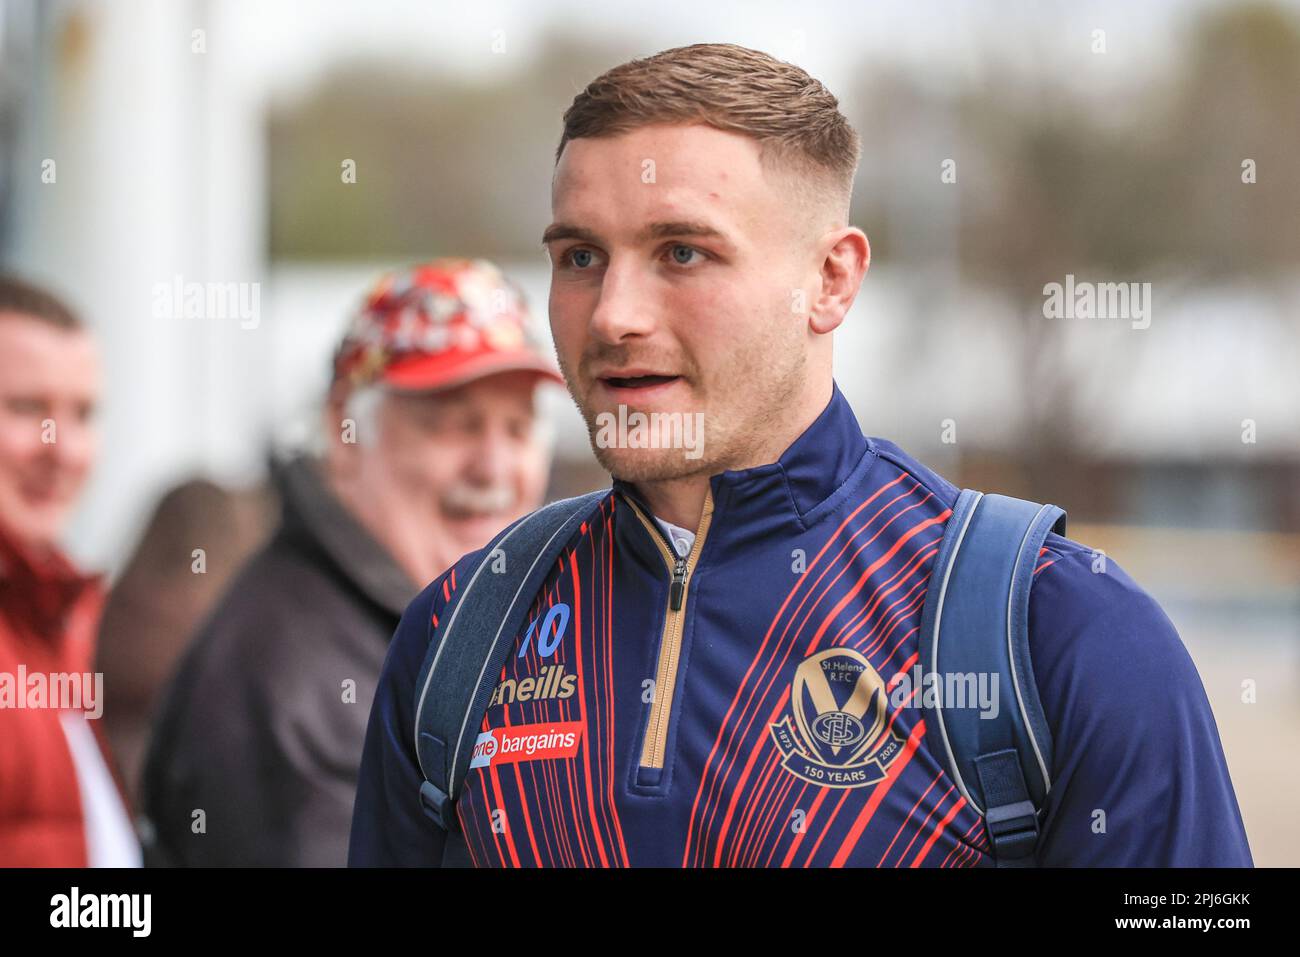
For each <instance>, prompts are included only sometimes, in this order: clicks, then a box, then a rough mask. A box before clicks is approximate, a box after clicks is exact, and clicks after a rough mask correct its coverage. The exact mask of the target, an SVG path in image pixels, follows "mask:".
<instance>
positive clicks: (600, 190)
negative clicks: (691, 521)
mask: <svg viewBox="0 0 1300 957" xmlns="http://www.w3.org/2000/svg"><path fill="white" fill-rule="evenodd" d="M783 185H784V184H783V182H782V179H777V178H774V177H773V176H772V174H771V173H768V172H765V171H764V170H763V168H762V167H761V166H760V162H759V147H758V144H757V143H756V142H755V141H754V140H753V139H750V138H748V137H745V136H741V135H738V134H734V133H728V132H723V131H720V130H716V129H713V128H711V127H707V126H701V125H685V126H683V125H656V126H647V127H643V128H641V129H637V130H633V131H631V132H628V133H624V134H621V135H618V136H613V137H599V138H594V139H577V140H572V141H570V142H569V143H568V144H567V145H566V146H565V149H564V153H563V154H562V156H561V158H560V162H559V164H558V166H557V167H556V172H555V179H554V183H553V186H552V214H553V219H554V222H553V223H552V226H551V227H550V228H548V230H547V251H548V254H549V255H550V258H551V263H552V273H551V294H550V319H551V330H552V334H553V335H554V338H555V345H556V353H557V357H558V359H559V362H560V366H561V369H562V370H563V372H564V377H565V380H566V382H567V383H568V386H569V391H570V392H571V393H572V395H573V398H574V400H575V402H576V403H577V405H578V407H579V409H580V410H581V411H582V413H583V416H584V418H586V420H587V426H588V429H589V431H591V432H592V446H593V450H594V451H595V454H596V457H597V458H598V459H599V460H600V462H601V464H602V465H604V466H605V468H606V469H607V470H609V471H610V472H611V473H612V474H613V475H615V476H616V477H619V478H623V479H626V480H628V481H633V482H636V481H655V480H663V479H671V478H680V477H684V476H687V475H692V474H697V473H703V474H713V473H715V472H718V471H721V470H723V469H727V468H746V467H749V466H751V465H755V464H761V463H764V462H767V461H772V460H773V459H774V458H775V457H776V456H778V455H779V454H780V453H781V452H782V451H784V444H778V445H773V439H774V437H776V436H779V435H780V434H782V430H781V428H780V422H781V419H782V414H783V412H785V413H786V415H787V416H788V414H789V412H788V410H789V407H790V406H791V405H792V404H793V403H794V402H795V400H796V398H797V396H798V395H799V394H800V391H801V389H802V388H803V385H804V380H805V369H806V365H807V356H808V348H809V344H810V338H811V336H810V332H809V329H808V323H807V316H808V303H809V302H811V298H812V296H813V295H815V293H816V291H817V289H818V263H817V261H816V257H815V256H814V255H811V251H812V249H813V248H814V244H812V243H810V242H809V241H808V237H809V227H808V225H807V219H806V217H805V216H802V215H800V213H799V211H798V210H797V208H796V204H794V203H793V202H791V201H790V199H789V196H790V191H789V189H788V188H783ZM620 405H625V406H626V407H627V411H628V412H629V413H631V412H637V411H639V412H644V413H653V412H680V413H685V414H686V415H689V416H694V414H695V413H703V416H704V418H703V422H704V435H703V438H704V441H703V448H702V455H700V456H698V457H688V456H687V455H686V454H685V453H684V452H683V450H682V449H671V448H657V449H656V448H649V449H646V448H610V447H606V448H602V447H600V443H599V442H598V441H597V432H598V426H599V420H598V419H597V417H598V416H601V415H602V413H610V414H613V415H614V416H617V413H618V408H619V406H620ZM605 421H610V420H609V419H608V418H605Z"/></svg>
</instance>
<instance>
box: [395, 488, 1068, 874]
mask: <svg viewBox="0 0 1300 957" xmlns="http://www.w3.org/2000/svg"><path fill="white" fill-rule="evenodd" d="M608 494H609V491H608V489H606V490H602V491H598V492H588V493H587V494H586V495H579V496H577V497H576V498H570V499H564V500H562V501H558V502H553V503H551V504H550V505H548V506H546V507H544V508H541V509H538V510H537V511H535V512H533V513H531V514H530V515H527V516H525V517H524V518H522V519H520V520H519V521H517V522H515V523H514V524H513V525H511V526H509V527H508V528H506V529H505V530H504V531H503V532H501V533H500V534H499V535H497V537H496V538H494V539H493V540H492V542H491V543H490V544H489V545H488V547H487V548H486V549H485V550H484V557H483V559H482V561H481V562H480V563H479V566H478V567H477V568H476V569H475V570H474V572H473V574H472V575H470V577H469V579H468V580H467V581H466V582H465V583H464V584H463V585H462V586H461V587H460V589H459V590H458V592H457V598H456V602H455V603H454V605H453V608H452V613H451V615H450V617H448V618H447V619H446V621H445V622H444V623H443V624H442V640H441V641H439V642H438V643H437V645H434V646H432V647H430V649H429V653H428V654H427V655H426V657H425V660H424V664H423V666H422V667H421V669H420V675H419V678H418V680H417V682H416V688H417V689H418V698H417V704H416V709H415V740H416V750H417V755H418V758H419V763H420V771H421V773H422V774H423V776H424V782H423V783H422V784H421V785H420V802H421V804H422V806H423V807H424V810H425V813H426V814H427V815H428V816H429V817H430V818H432V819H433V821H434V822H435V823H436V824H437V825H438V826H439V827H441V828H443V829H444V830H445V831H446V832H447V841H446V850H445V851H444V855H443V861H442V863H443V866H445V867H447V866H468V865H469V863H470V859H469V849H468V846H467V845H466V843H465V840H464V836H463V835H461V834H460V832H459V827H458V826H457V823H456V814H455V807H456V798H457V796H458V795H459V793H460V790H461V788H462V787H463V785H464V781H465V776H466V774H467V773H468V772H469V764H470V759H471V756H472V751H473V749H474V742H475V740H476V738H477V736H478V727H479V724H480V722H481V721H482V719H483V715H484V713H485V712H486V711H487V706H488V699H489V697H490V695H491V693H492V688H493V687H494V685H495V683H496V678H497V675H498V674H499V672H500V671H501V668H502V667H504V665H505V660H506V657H507V656H508V655H509V654H510V651H511V649H512V648H513V647H514V642H515V637H516V636H517V635H518V633H519V630H520V629H521V628H522V627H523V625H524V617H525V615H526V614H527V612H528V608H529V607H530V606H531V604H532V601H533V599H534V598H535V597H536V595H537V592H538V591H539V590H540V589H541V587H542V583H543V582H544V580H545V579H546V576H547V574H548V573H549V572H550V570H551V567H552V564H553V563H554V562H555V561H556V560H558V559H559V557H560V554H561V552H562V551H563V549H564V547H565V546H566V545H567V544H568V543H569V540H570V539H571V538H572V537H573V536H574V534H576V533H577V531H578V529H579V527H580V526H581V524H582V523H583V522H584V521H586V520H587V518H589V517H590V516H591V515H592V514H593V513H594V512H595V510H596V509H597V508H598V507H599V505H600V502H601V501H602V500H603V499H604V498H605V497H606V496H607V495H608ZM1050 531H1056V532H1057V533H1058V534H1061V535H1064V534H1065V512H1064V511H1062V510H1061V509H1059V508H1057V507H1056V506H1054V505H1039V504H1037V503H1035V502H1026V501H1023V500H1021V499H1016V498H1009V497H1007V496H1005V495H984V494H982V493H980V492H975V491H971V490H970V489H966V490H964V491H962V492H961V494H960V495H959V496H958V499H957V504H956V505H955V506H954V507H953V512H952V516H951V518H949V520H948V524H947V526H946V527H945V529H944V535H943V541H942V543H941V544H940V547H939V554H938V557H937V558H936V560H935V566H934V569H933V570H932V572H931V575H930V584H929V587H928V589H927V592H926V599H925V608H924V610H923V612H922V617H921V651H920V666H921V669H922V675H923V676H924V675H928V674H936V675H939V676H943V675H945V674H949V675H967V674H973V675H981V674H983V675H987V676H989V677H988V680H989V681H990V682H992V681H995V680H996V682H997V685H996V686H997V688H998V689H999V694H1001V692H1002V691H1003V690H1004V689H1007V688H1011V689H1012V690H1013V691H1014V695H1013V698H1014V700H1013V702H1011V703H1012V704H1013V705H1014V706H1013V707H1006V706H1002V705H1001V704H1000V705H999V707H998V708H997V709H996V713H995V714H994V715H992V716H990V717H982V716H981V713H980V711H979V710H977V709H975V708H972V707H955V706H954V705H953V702H952V701H951V700H948V698H947V696H945V695H939V696H938V700H934V696H932V695H931V696H927V694H926V692H925V688H924V685H923V687H922V689H921V691H920V693H919V694H918V700H919V701H920V706H921V710H922V711H923V713H924V716H925V722H926V730H925V743H926V747H927V748H928V749H929V750H930V751H931V753H933V754H934V755H936V757H937V758H938V759H939V760H940V761H941V762H942V763H943V765H944V768H945V769H946V770H947V772H948V774H949V775H950V776H951V777H952V779H953V780H954V781H955V782H956V783H957V787H958V788H959V789H960V791H961V794H962V796H963V797H964V798H965V799H966V800H967V801H968V802H969V803H970V805H971V806H972V807H973V808H974V809H975V811H976V812H977V813H978V814H980V815H981V816H982V817H983V818H984V822H985V829H986V831H987V833H988V836H989V841H990V843H991V845H992V855H993V857H994V859H995V861H996V862H997V866H999V867H1025V866H1033V865H1034V864H1036V859H1035V852H1036V849H1037V843H1038V834H1039V817H1040V815H1041V813H1042V811H1043V807H1044V804H1045V803H1046V799H1047V792H1048V790H1049V789H1050V788H1051V779H1050V776H1049V772H1050V769H1051V767H1052V739H1051V734H1050V732H1049V729H1048V726H1047V721H1046V719H1045V718H1044V715H1043V707H1042V703H1041V702H1040V701H1039V698H1038V688H1037V685H1036V684H1035V683H1034V673H1033V669H1032V668H1031V667H1030V661H1029V588H1030V585H1031V584H1032V582H1033V574H1034V568H1035V566H1036V564H1037V561H1038V552H1039V549H1040V548H1041V547H1042V544H1043V541H1044V539H1045V538H1046V537H1047V534H1048V532H1050ZM503 609H504V612H503V611H502V610H503ZM450 649H455V652H454V653H452V652H451V651H450ZM923 680H924V679H923Z"/></svg>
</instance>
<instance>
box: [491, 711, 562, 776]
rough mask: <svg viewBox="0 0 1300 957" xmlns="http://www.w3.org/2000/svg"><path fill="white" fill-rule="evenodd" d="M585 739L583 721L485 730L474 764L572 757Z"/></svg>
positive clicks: (521, 725)
mask: <svg viewBox="0 0 1300 957" xmlns="http://www.w3.org/2000/svg"><path fill="white" fill-rule="evenodd" d="M581 740H582V722H581V721H557V722H555V723H553V724H520V725H515V726H514V727H513V728H493V729H492V730H491V731H484V732H482V733H481V734H480V735H479V736H478V740H477V741H475V742H474V755H473V757H472V758H470V762H469V766H470V767H471V768H482V767H487V766H488V765H489V764H510V763H511V762H514V761H540V760H542V759H543V758H571V757H573V756H574V755H575V754H577V753H578V743H579V742H580V741H581Z"/></svg>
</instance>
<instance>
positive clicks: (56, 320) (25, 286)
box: [0, 273, 83, 332]
mask: <svg viewBox="0 0 1300 957" xmlns="http://www.w3.org/2000/svg"><path fill="white" fill-rule="evenodd" d="M6 312H8V313H16V314H18V315H23V316H29V317H30V318H32V319H39V320H40V321H41V322H44V323H48V324H49V325H51V326H56V327H57V328H59V329H63V330H65V331H68V332H77V331H79V330H81V329H82V328H83V326H82V323H81V319H80V317H78V316H77V314H76V313H75V312H73V311H72V309H71V307H69V306H68V304H67V303H65V302H64V301H63V300H62V299H60V298H59V297H58V296H56V295H54V293H52V292H49V291H47V290H45V289H42V288H41V287H40V286H35V285H33V284H31V283H29V282H26V281H25V280H22V279H19V278H18V277H16V276H9V275H5V274H3V273H0V314H3V313H6Z"/></svg>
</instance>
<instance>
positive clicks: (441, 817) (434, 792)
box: [420, 781, 456, 834]
mask: <svg viewBox="0 0 1300 957" xmlns="http://www.w3.org/2000/svg"><path fill="white" fill-rule="evenodd" d="M420 806H421V807H422V808H423V809H424V813H425V815H426V816H428V817H429V819H430V820H432V821H433V823H434V824H437V825H438V826H439V827H440V828H442V829H443V830H444V831H446V832H447V833H449V834H450V833H451V832H452V831H454V830H455V829H456V814H455V810H456V805H455V803H454V802H453V801H451V800H450V799H449V798H448V797H447V792H446V791H444V790H442V788H439V787H437V786H435V785H434V784H433V783H432V782H431V781H425V782H424V783H423V784H421V785H420Z"/></svg>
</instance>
